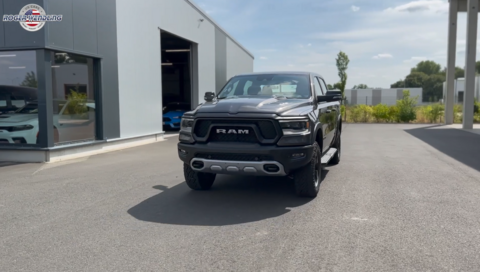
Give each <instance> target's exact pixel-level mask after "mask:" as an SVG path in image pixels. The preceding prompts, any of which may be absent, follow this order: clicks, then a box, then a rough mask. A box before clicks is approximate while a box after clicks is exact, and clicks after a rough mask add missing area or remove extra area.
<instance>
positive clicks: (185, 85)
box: [161, 31, 192, 130]
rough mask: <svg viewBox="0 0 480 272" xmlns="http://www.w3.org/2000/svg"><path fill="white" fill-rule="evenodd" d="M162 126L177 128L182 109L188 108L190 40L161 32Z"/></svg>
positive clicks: (190, 68) (190, 80)
mask: <svg viewBox="0 0 480 272" xmlns="http://www.w3.org/2000/svg"><path fill="white" fill-rule="evenodd" d="M161 43H162V99H163V127H164V130H178V129H180V120H181V116H182V115H183V113H184V112H186V111H189V110H191V109H192V65H191V62H192V61H191V51H192V43H191V42H189V41H187V40H185V39H182V38H179V37H177V36H175V35H172V34H170V33H168V32H165V31H162V32H161Z"/></svg>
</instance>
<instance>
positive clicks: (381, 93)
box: [345, 88, 423, 106]
mask: <svg viewBox="0 0 480 272" xmlns="http://www.w3.org/2000/svg"><path fill="white" fill-rule="evenodd" d="M404 90H409V91H410V97H417V104H418V105H421V104H423V102H422V101H423V96H422V95H423V89H422V88H405V89H403V88H400V89H356V90H353V89H346V90H345V98H346V99H347V104H348V105H370V106H375V105H378V104H385V105H395V104H396V103H397V100H400V99H402V98H403V91H404Z"/></svg>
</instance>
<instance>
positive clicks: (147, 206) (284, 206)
mask: <svg viewBox="0 0 480 272" xmlns="http://www.w3.org/2000/svg"><path fill="white" fill-rule="evenodd" d="M327 173H328V170H325V171H324V172H323V176H324V177H325V176H326V175H327ZM153 188H155V189H158V190H161V192H159V194H157V195H155V196H153V197H151V198H149V199H147V200H145V201H143V202H142V203H140V204H138V205H137V206H135V207H133V208H131V209H130V210H128V213H129V214H130V215H132V216H133V217H135V218H136V219H138V220H142V221H147V222H154V223H163V224H172V225H194V226H225V225H235V224H242V223H249V222H255V221H260V220H264V219H268V218H273V217H278V216H281V215H283V214H286V213H288V212H289V211H290V209H289V208H293V207H299V206H301V205H304V204H306V203H308V202H310V201H311V200H312V199H310V198H300V197H297V196H296V195H295V189H294V185H293V181H292V180H289V179H287V178H260V177H259V178H255V177H230V176H217V179H216V181H215V183H214V185H213V187H212V189H211V190H210V191H192V190H190V189H189V188H188V187H187V185H186V184H185V182H182V183H181V184H179V185H176V186H174V187H172V188H167V187H165V186H161V185H158V186H154V187H153Z"/></svg>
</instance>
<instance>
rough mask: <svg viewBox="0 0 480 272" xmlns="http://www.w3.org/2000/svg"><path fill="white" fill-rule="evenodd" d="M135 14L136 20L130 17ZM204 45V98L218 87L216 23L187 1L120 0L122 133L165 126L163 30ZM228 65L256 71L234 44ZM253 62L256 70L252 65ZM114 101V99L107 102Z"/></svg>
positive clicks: (158, 129)
mask: <svg viewBox="0 0 480 272" xmlns="http://www.w3.org/2000/svg"><path fill="white" fill-rule="evenodd" d="M128 18H135V20H128ZM200 19H204V20H203V22H201V21H200ZM158 28H161V29H162V30H164V31H167V32H170V33H172V34H174V35H177V36H179V37H181V38H184V39H187V40H190V41H192V42H194V43H196V44H198V90H199V94H198V96H197V97H198V98H199V101H198V102H203V97H204V94H205V92H209V91H215V86H216V78H215V25H214V24H212V23H211V22H210V21H209V20H207V19H206V18H205V17H204V16H203V15H202V14H201V13H200V12H198V11H197V10H196V9H195V8H194V7H192V6H191V5H190V4H189V3H188V2H186V1H181V0H168V1H166V0H165V1H158V0H142V1H117V35H118V43H117V44H118V45H117V46H118V69H119V85H120V86H119V89H120V90H119V95H120V135H121V137H122V138H125V137H133V136H140V135H146V134H153V133H159V132H161V131H162V84H161V82H162V81H161V80H162V79H161V61H160V58H161V55H160V50H161V49H160V30H159V29H158ZM227 46H228V54H227V55H228V56H230V57H229V59H228V61H227V63H228V65H229V66H228V68H227V69H228V70H229V71H231V73H237V72H250V71H252V70H253V60H252V58H251V57H250V56H249V55H247V54H246V53H245V51H243V50H242V49H240V48H239V47H238V45H236V44H234V43H229V44H228V45H227ZM250 66H251V68H250V69H247V68H249V67H250ZM105 103H108V101H105Z"/></svg>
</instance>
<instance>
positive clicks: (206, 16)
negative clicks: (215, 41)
mask: <svg viewBox="0 0 480 272" xmlns="http://www.w3.org/2000/svg"><path fill="white" fill-rule="evenodd" d="M185 2H187V3H188V4H190V6H192V7H193V8H194V9H196V10H197V11H198V12H200V14H202V15H203V16H204V17H205V18H206V19H208V20H209V21H210V23H212V24H213V25H214V26H215V27H217V28H218V29H219V30H220V31H222V32H223V33H224V34H225V35H227V37H228V38H229V39H230V40H232V41H233V42H234V43H235V44H236V45H238V46H239V47H240V48H241V49H242V50H243V51H245V53H247V54H248V55H250V57H252V58H253V59H255V56H254V55H253V54H252V53H251V52H250V51H248V50H247V49H246V48H245V47H244V46H243V45H242V44H240V43H239V42H238V41H237V40H235V38H233V36H232V35H230V34H229V33H228V32H227V31H226V30H225V29H223V28H222V27H221V26H220V25H219V24H218V23H217V22H215V20H213V19H212V18H211V17H210V16H209V15H208V14H207V13H206V12H205V11H203V10H202V9H201V8H200V7H199V6H198V5H197V4H195V3H194V2H193V1H192V0H185Z"/></svg>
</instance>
